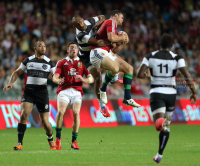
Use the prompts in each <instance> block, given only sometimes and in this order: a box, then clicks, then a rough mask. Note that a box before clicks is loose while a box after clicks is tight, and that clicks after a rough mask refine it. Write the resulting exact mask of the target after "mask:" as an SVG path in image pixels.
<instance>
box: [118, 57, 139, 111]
mask: <svg viewBox="0 0 200 166" xmlns="http://www.w3.org/2000/svg"><path fill="white" fill-rule="evenodd" d="M116 56H117V55H116ZM115 62H116V64H117V65H118V66H119V71H120V72H123V73H124V78H123V83H124V100H123V103H124V104H127V105H131V106H134V107H140V105H139V104H137V103H136V102H135V101H134V100H133V99H132V98H131V85H132V79H133V67H132V66H131V65H130V64H128V63H127V62H126V61H124V60H123V59H121V58H116V59H115Z"/></svg>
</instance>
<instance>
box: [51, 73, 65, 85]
mask: <svg viewBox="0 0 200 166" xmlns="http://www.w3.org/2000/svg"><path fill="white" fill-rule="evenodd" d="M52 81H53V82H54V83H56V84H59V85H62V84H63V83H64V78H60V74H58V73H54V75H53V78H52Z"/></svg>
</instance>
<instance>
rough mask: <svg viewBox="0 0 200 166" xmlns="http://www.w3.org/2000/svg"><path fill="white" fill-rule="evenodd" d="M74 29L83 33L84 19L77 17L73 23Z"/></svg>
mask: <svg viewBox="0 0 200 166" xmlns="http://www.w3.org/2000/svg"><path fill="white" fill-rule="evenodd" d="M75 27H76V28H77V29H79V30H81V31H83V30H84V29H85V23H84V19H83V18H81V17H78V18H77V19H76V23H75Z"/></svg>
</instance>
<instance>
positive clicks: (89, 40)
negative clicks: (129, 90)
mask: <svg viewBox="0 0 200 166" xmlns="http://www.w3.org/2000/svg"><path fill="white" fill-rule="evenodd" d="M104 20H105V16H103V15H99V16H95V17H90V18H87V19H85V20H84V19H83V18H82V17H80V16H75V17H73V18H72V24H73V26H74V27H75V28H76V40H77V42H78V44H79V55H78V56H79V58H80V60H81V61H82V62H83V64H84V65H85V66H86V67H87V69H88V70H89V71H90V73H91V74H92V76H93V78H94V91H95V93H96V96H97V98H98V99H100V92H99V89H100V87H101V86H102V76H101V71H100V69H99V68H97V67H95V66H93V65H92V64H91V63H90V50H91V49H90V46H106V45H110V41H108V40H102V39H99V40H97V39H96V38H95V34H96V30H98V29H99V27H100V26H101V24H102V23H103V22H104ZM111 83H112V84H114V83H123V82H122V80H120V79H119V78H118V74H116V75H115V77H114V78H113V79H112V81H111ZM99 103H100V108H101V112H102V115H103V116H104V117H109V116H110V113H109V111H108V108H107V107H106V105H105V104H104V103H102V102H101V101H100V100H99Z"/></svg>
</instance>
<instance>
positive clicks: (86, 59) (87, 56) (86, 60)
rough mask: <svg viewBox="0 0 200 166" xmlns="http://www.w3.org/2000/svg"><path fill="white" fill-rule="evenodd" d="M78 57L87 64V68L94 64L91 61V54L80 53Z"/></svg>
mask: <svg viewBox="0 0 200 166" xmlns="http://www.w3.org/2000/svg"><path fill="white" fill-rule="evenodd" d="M78 57H79V58H80V60H81V62H82V63H83V64H84V65H85V67H86V68H88V67H90V66H92V64H91V63H90V55H81V56H80V55H78Z"/></svg>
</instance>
